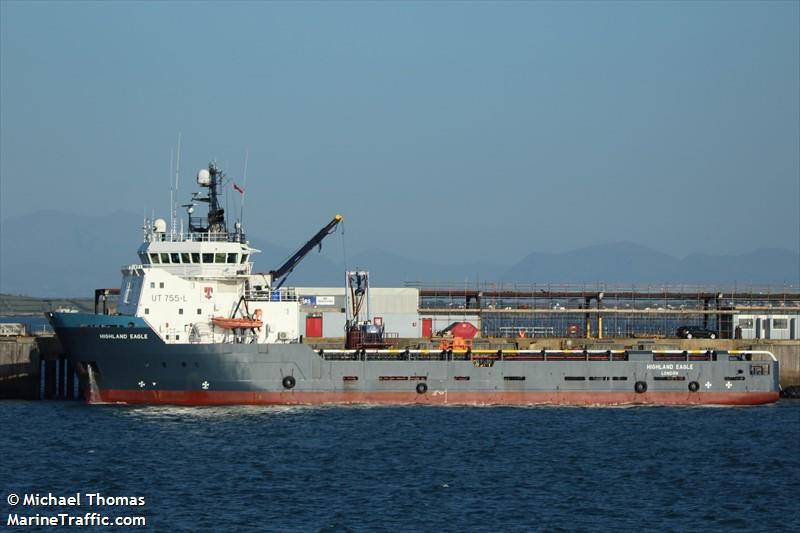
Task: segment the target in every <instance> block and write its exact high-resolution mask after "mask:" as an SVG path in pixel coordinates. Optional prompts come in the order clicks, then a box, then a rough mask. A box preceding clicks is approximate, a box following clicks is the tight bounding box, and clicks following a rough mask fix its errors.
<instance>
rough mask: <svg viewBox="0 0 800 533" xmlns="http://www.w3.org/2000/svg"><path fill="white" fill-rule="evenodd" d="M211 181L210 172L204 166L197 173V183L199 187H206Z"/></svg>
mask: <svg viewBox="0 0 800 533" xmlns="http://www.w3.org/2000/svg"><path fill="white" fill-rule="evenodd" d="M209 183H211V173H210V172H209V171H208V169H206V168H204V169H202V170H200V171H199V172H198V173H197V184H198V185H200V186H201V187H208V185H209Z"/></svg>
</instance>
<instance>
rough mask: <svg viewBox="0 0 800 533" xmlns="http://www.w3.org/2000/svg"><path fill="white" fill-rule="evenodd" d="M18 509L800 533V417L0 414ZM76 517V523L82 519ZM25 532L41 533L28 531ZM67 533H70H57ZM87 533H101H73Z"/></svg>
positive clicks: (494, 411)
mask: <svg viewBox="0 0 800 533" xmlns="http://www.w3.org/2000/svg"><path fill="white" fill-rule="evenodd" d="M0 446H2V450H3V452H2V454H3V455H2V459H1V460H0V490H2V491H3V494H2V500H0V509H2V511H3V513H2V520H3V522H2V524H3V525H2V526H0V529H2V528H3V527H5V526H6V524H7V522H6V521H7V517H8V513H9V512H14V510H16V512H27V513H29V514H35V513H37V512H38V513H40V514H55V513H56V512H57V511H58V509H59V508H57V507H45V508H34V509H31V508H22V507H20V506H17V507H14V508H12V507H11V506H9V504H8V503H7V495H8V494H10V493H12V492H13V493H17V494H20V495H22V494H25V493H45V494H46V493H48V492H52V493H53V494H57V495H61V494H63V495H68V494H73V493H75V492H81V493H84V494H86V493H100V494H102V495H106V496H142V497H144V498H145V502H146V504H145V506H144V507H141V508H136V507H127V508H124V507H123V508H107V507H99V508H90V507H87V506H86V505H85V500H84V502H82V503H83V504H84V505H83V506H82V507H81V508H80V510H79V511H80V513H76V514H81V515H82V514H84V513H85V512H91V511H100V512H102V513H103V514H104V515H109V516H117V515H129V516H133V515H143V516H146V517H147V520H148V526H147V530H149V531H256V530H260V531H407V530H408V531H610V530H618V531H619V530H622V531H634V530H641V529H644V530H658V531H663V530H674V531H733V530H740V531H788V530H795V531H797V530H798V528H800V515H799V513H800V511H799V509H800V496H798V488H797V480H798V478H800V452H798V447H799V446H800V402H797V401H794V402H792V401H782V402H779V403H778V404H776V405H771V406H761V407H743V408H741V407H737V408H712V407H692V408H671V407H670V408H667V407H633V408H561V407H558V408H556V407H547V408H458V407H447V408H440V407H393V408H387V407H354V408H343V407H315V408H310V407H308V408H307V407H298V408H295V407H292V408H286V407H278V408H270V407H220V408H178V407H127V406H94V407H88V406H86V405H84V404H82V403H79V402H15V401H10V402H2V403H0ZM71 512H73V513H75V511H74V510H73V511H71ZM29 529H30V528H29ZM46 529H47V530H58V529H60V528H46ZM78 529H81V530H87V529H88V528H78Z"/></svg>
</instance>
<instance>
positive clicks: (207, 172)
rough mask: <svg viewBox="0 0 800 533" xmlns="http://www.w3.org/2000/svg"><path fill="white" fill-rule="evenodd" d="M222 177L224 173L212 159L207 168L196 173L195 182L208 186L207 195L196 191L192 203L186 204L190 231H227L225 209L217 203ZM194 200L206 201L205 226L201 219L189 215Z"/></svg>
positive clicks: (225, 232)
mask: <svg viewBox="0 0 800 533" xmlns="http://www.w3.org/2000/svg"><path fill="white" fill-rule="evenodd" d="M224 178H225V173H224V172H222V170H220V169H219V168H218V167H217V164H216V163H215V162H214V161H212V162H210V163H209V164H208V169H202V170H201V171H200V172H198V173H197V184H198V185H200V186H201V187H206V188H208V196H197V193H195V194H193V195H192V203H190V204H187V205H186V207H187V210H188V213H189V231H190V232H193V233H194V232H197V233H209V234H211V233H224V234H227V233H228V228H227V226H226V224H225V210H224V209H223V208H222V207H220V205H219V195H220V192H219V191H220V188H221V187H222V185H223V180H224ZM194 201H198V202H206V203H208V218H207V223H206V226H205V227H203V226H202V221H201V219H199V218H195V217H192V216H191V214H192V211H193V206H194V204H193V202H194Z"/></svg>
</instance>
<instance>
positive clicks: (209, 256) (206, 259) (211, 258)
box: [203, 254, 214, 263]
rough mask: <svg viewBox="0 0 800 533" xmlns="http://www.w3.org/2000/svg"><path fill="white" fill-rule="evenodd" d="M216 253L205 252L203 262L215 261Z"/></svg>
mask: <svg viewBox="0 0 800 533" xmlns="http://www.w3.org/2000/svg"><path fill="white" fill-rule="evenodd" d="M213 262H214V254H203V263H213Z"/></svg>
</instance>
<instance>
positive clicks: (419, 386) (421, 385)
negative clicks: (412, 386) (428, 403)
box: [417, 383, 428, 394]
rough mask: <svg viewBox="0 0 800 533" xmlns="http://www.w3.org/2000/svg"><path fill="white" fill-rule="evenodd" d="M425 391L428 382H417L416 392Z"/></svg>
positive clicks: (421, 392)
mask: <svg viewBox="0 0 800 533" xmlns="http://www.w3.org/2000/svg"><path fill="white" fill-rule="evenodd" d="M426 392H428V384H427V383H417V394H425V393H426Z"/></svg>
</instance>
